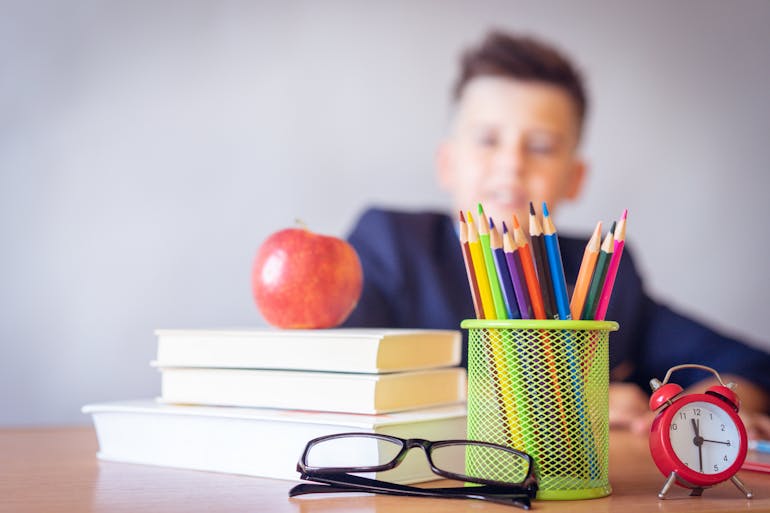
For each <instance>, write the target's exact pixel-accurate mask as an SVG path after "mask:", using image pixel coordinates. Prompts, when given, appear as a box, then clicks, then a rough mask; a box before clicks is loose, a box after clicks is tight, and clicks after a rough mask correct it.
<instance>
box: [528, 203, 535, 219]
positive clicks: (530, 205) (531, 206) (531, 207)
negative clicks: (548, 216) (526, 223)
mask: <svg viewBox="0 0 770 513" xmlns="http://www.w3.org/2000/svg"><path fill="white" fill-rule="evenodd" d="M529 215H532V216H533V215H535V207H534V205H532V202H531V201H530V202H529Z"/></svg>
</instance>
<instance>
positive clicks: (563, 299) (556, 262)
mask: <svg viewBox="0 0 770 513" xmlns="http://www.w3.org/2000/svg"><path fill="white" fill-rule="evenodd" d="M543 234H544V235H545V250H546V252H547V253H548V264H549V267H550V268H551V281H552V282H553V294H554V299H555V300H556V310H557V311H558V313H559V319H562V320H566V319H572V312H570V309H569V296H568V295H567V281H566V279H565V278H564V264H562V261H561V251H560V249H559V235H558V234H557V233H556V227H555V226H554V224H553V221H552V220H551V216H550V215H549V214H548V206H547V205H546V204H545V201H544V202H543Z"/></svg>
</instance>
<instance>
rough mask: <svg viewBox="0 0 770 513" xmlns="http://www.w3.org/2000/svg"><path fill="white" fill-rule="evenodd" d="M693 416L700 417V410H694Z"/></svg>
mask: <svg viewBox="0 0 770 513" xmlns="http://www.w3.org/2000/svg"><path fill="white" fill-rule="evenodd" d="M692 414H693V415H695V416H696V417H700V408H693V409H692Z"/></svg>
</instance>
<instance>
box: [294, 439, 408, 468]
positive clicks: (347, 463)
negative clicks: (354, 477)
mask: <svg viewBox="0 0 770 513" xmlns="http://www.w3.org/2000/svg"><path fill="white" fill-rule="evenodd" d="M400 450H401V443H399V442H395V443H394V442H392V441H390V440H383V439H380V438H373V437H365V436H346V437H340V438H332V439H328V440H323V441H321V442H319V443H317V444H315V445H313V446H312V447H311V448H310V450H309V451H308V454H307V461H306V463H307V465H308V466H310V467H318V468H332V467H334V468H350V467H376V466H379V465H385V464H387V463H390V462H391V461H393V459H394V458H395V457H396V455H397V454H398V452H399V451H400Z"/></svg>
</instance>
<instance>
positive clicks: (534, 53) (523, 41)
mask: <svg viewBox="0 0 770 513" xmlns="http://www.w3.org/2000/svg"><path fill="white" fill-rule="evenodd" d="M482 76H496V77H505V78H512V79H514V80H523V81H532V82H542V83H545V84H550V85H554V86H557V87H560V88H561V89H563V90H564V91H565V92H566V93H567V94H569V96H570V98H572V101H573V102H574V103H575V108H576V110H577V115H578V127H582V125H583V120H584V119H585V117H586V113H587V111H588V98H587V97H586V92H585V88H584V85H583V79H582V78H581V76H580V74H579V73H578V71H577V70H576V69H575V66H574V65H573V64H572V63H571V62H570V61H569V60H568V59H567V57H565V56H564V55H563V54H561V53H560V52H559V51H558V50H556V49H555V48H554V47H552V46H550V45H548V44H546V43H544V42H542V41H539V40H537V39H534V38H531V37H521V36H514V35H512V34H507V33H504V32H500V31H497V30H493V31H491V32H489V33H488V34H487V35H486V37H485V38H484V40H483V41H482V42H481V44H480V45H479V46H476V47H471V48H469V49H468V50H466V51H465V53H464V54H463V56H462V58H461V60H460V75H459V76H458V77H457V81H456V82H455V86H454V90H453V100H454V101H455V102H457V101H458V100H459V99H460V97H461V96H462V94H463V91H464V90H465V87H466V86H467V85H468V83H469V82H470V81H471V80H473V79H474V78H477V77H482Z"/></svg>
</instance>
